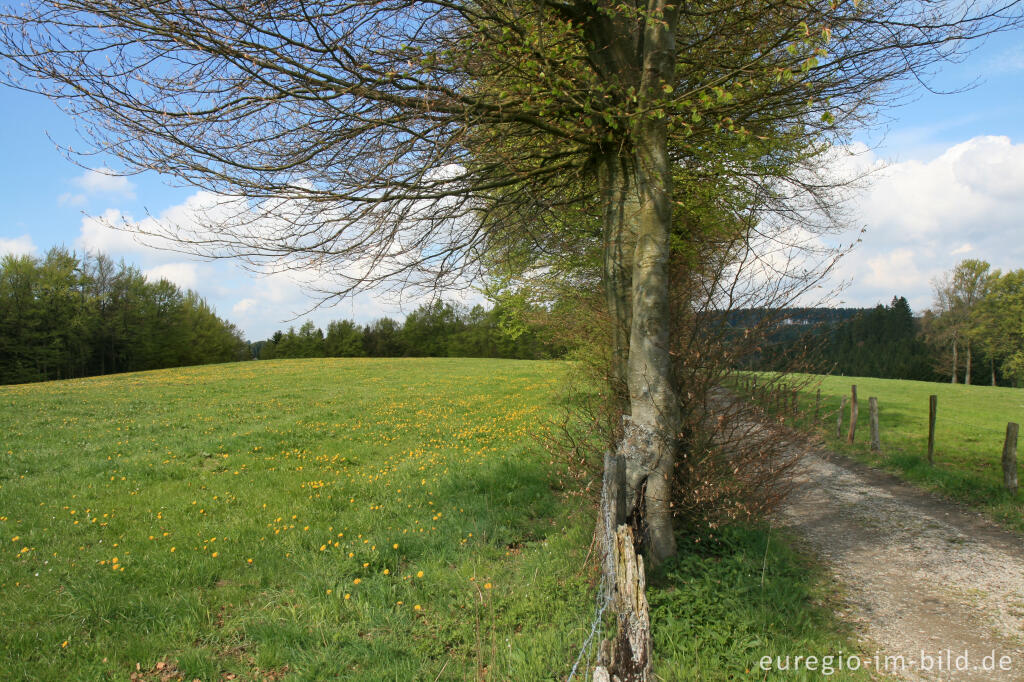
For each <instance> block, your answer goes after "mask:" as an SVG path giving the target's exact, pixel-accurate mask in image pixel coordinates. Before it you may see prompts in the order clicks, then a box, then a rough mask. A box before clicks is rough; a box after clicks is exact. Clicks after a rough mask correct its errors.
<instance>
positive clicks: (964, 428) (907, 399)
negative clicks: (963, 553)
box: [789, 375, 1024, 530]
mask: <svg viewBox="0 0 1024 682" xmlns="http://www.w3.org/2000/svg"><path fill="white" fill-rule="evenodd" d="M789 383H790V384H792V385H797V384H802V390H801V394H800V405H801V410H802V411H803V412H804V415H805V416H804V418H803V420H802V421H803V423H804V424H805V425H806V424H807V421H808V417H809V416H810V415H812V414H813V412H814V402H815V391H816V389H817V388H819V387H820V388H821V396H822V414H823V415H827V416H826V417H825V419H824V422H823V424H822V425H821V426H820V427H819V428H820V431H821V433H822V434H823V435H824V436H825V438H826V439H827V442H828V443H829V445H830V446H831V447H833V448H834V449H836V450H838V451H840V452H844V453H846V454H849V455H851V456H853V457H855V458H856V459H858V460H860V461H862V462H864V463H866V464H869V465H871V466H876V467H881V468H884V469H886V470H888V471H890V472H893V473H895V474H896V475H898V476H900V477H901V478H904V479H906V480H908V481H911V482H913V483H915V484H917V485H920V486H923V487H925V488H927V489H929V490H933V491H935V492H938V493H940V494H943V495H946V496H948V497H951V498H953V499H955V500H958V501H960V502H964V503H967V504H970V505H972V506H974V507H977V508H978V509H980V510H982V511H984V512H985V513H986V514H988V515H989V516H990V517H992V518H993V519H995V520H997V521H999V522H1000V523H1002V524H1004V525H1006V526H1008V527H1010V528H1013V529H1015V530H1024V494H1022V493H1020V492H1018V495H1017V497H1016V498H1014V497H1012V496H1011V495H1010V493H1009V492H1008V491H1007V490H1006V489H1005V488H1004V487H1003V470H1002V464H1001V457H1002V450H1003V440H1004V438H1005V436H1006V423H1007V422H1011V421H1012V422H1017V423H1018V424H1019V423H1021V422H1022V421H1024V390H1021V389H1016V388H1002V387H992V386H964V385H963V384H940V383H931V382H924V381H901V380H896V379H873V378H865V377H835V376H811V375H796V376H794V377H793V380H792V381H789ZM851 385H856V386H857V402H858V418H857V430H856V439H855V442H854V444H853V445H852V446H851V445H848V444H847V443H846V433H847V429H848V428H849V400H847V408H846V410H845V411H844V414H843V426H842V432H843V437H842V438H839V439H837V438H836V410H837V409H838V408H839V403H840V399H841V398H842V397H843V396H847V397H849V395H850V386H851ZM929 395H936V396H938V403H937V405H938V407H937V417H936V422H935V454H934V461H935V465H934V466H930V465H929V464H928V461H927V452H928V396H929ZM872 396H873V397H875V398H878V423H879V436H880V441H881V445H882V450H881V452H880V453H872V452H871V451H870V448H869V445H870V438H871V431H870V422H869V415H870V413H869V409H868V398H869V397H872ZM1020 446H1021V447H1022V451H1024V442H1022V443H1020ZM1019 457H1020V455H1018V458H1019ZM1022 473H1024V469H1022Z"/></svg>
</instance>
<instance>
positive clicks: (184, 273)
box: [143, 263, 199, 290]
mask: <svg viewBox="0 0 1024 682" xmlns="http://www.w3.org/2000/svg"><path fill="white" fill-rule="evenodd" d="M143 274H144V275H145V276H146V278H147V279H149V280H150V281H151V282H157V281H159V280H161V279H166V280H167V281H169V282H173V283H174V284H177V285H178V286H179V287H181V288H182V289H193V290H194V289H196V286H197V284H198V283H199V273H198V266H197V265H196V263H165V264H164V265H158V266H156V267H155V268H150V269H148V270H146V271H145V272H144V273H143Z"/></svg>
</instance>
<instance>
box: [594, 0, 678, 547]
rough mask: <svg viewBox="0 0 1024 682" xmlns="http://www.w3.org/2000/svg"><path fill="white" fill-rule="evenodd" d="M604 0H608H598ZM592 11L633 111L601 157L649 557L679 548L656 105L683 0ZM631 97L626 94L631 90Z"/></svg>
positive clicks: (604, 63)
mask: <svg viewBox="0 0 1024 682" xmlns="http://www.w3.org/2000/svg"><path fill="white" fill-rule="evenodd" d="M599 4H603V3H599ZM637 4H638V5H639V7H637V10H638V13H637V14H635V15H631V14H630V13H628V12H622V11H620V9H619V7H618V6H614V7H612V6H611V5H610V4H609V6H608V7H607V9H608V11H607V12H597V13H595V14H594V15H593V16H592V18H591V20H590V21H588V22H587V24H586V25H585V26H584V32H585V34H586V36H587V40H588V42H589V43H590V45H591V55H590V56H591V60H592V62H593V63H594V64H595V65H596V66H597V68H599V69H600V70H602V71H606V72H607V73H608V76H609V78H610V79H611V80H612V81H613V82H618V83H619V84H620V86H621V87H622V94H623V95H627V96H628V97H630V98H631V99H632V102H633V103H635V106H636V113H635V115H634V116H631V117H629V118H626V119H622V122H621V124H620V125H619V127H617V128H615V127H613V128H612V131H610V134H611V135H612V137H611V138H610V139H609V141H608V143H607V146H606V147H605V149H604V151H603V153H602V155H601V157H600V158H599V163H598V174H599V182H600V191H601V193H602V199H603V200H604V201H605V206H606V208H605V215H604V248H605V253H604V277H605V294H606V299H607V303H608V310H609V314H610V315H611V317H612V324H613V331H612V336H613V338H612V341H613V344H614V350H613V353H612V365H613V367H612V376H613V380H614V381H618V382H622V384H623V386H622V387H623V388H625V389H626V392H624V395H626V396H628V404H623V405H622V406H621V408H622V412H623V415H624V433H623V435H622V440H621V441H620V443H619V445H618V448H617V452H616V453H615V454H614V456H613V458H612V460H611V463H612V465H613V466H615V467H616V468H617V469H618V468H619V467H620V466H621V469H624V472H625V477H624V481H623V483H624V487H625V492H626V495H625V504H626V511H627V512H628V513H632V512H634V511H637V510H638V509H639V506H640V504H641V502H642V503H643V504H644V507H643V511H644V521H645V522H646V529H638V530H641V531H645V532H644V536H645V541H646V545H647V550H648V556H649V560H650V563H651V565H652V566H653V565H656V564H657V563H658V562H660V561H662V560H663V559H665V558H667V557H669V556H671V555H673V554H674V553H675V551H676V544H675V536H674V535H673V532H672V510H671V507H670V494H671V487H672V486H671V484H672V474H673V469H674V465H675V452H676V448H677V438H678V433H679V429H680V413H679V404H678V396H677V395H676V389H675V386H674V383H673V377H672V362H671V356H670V354H669V331H670V308H669V254H670V246H669V243H670V242H669V234H670V231H671V227H672V169H671V163H670V160H669V156H668V125H667V124H668V119H667V117H664V116H662V117H661V118H658V116H657V115H655V114H652V113H651V112H652V111H654V110H657V109H658V104H659V102H660V100H661V99H662V98H664V97H665V86H666V85H668V84H670V83H671V82H672V81H673V80H674V78H675V49H676V48H675V27H676V23H677V20H678V11H679V9H678V6H677V5H669V4H667V0H647V1H646V2H640V3H637ZM627 101H628V100H627Z"/></svg>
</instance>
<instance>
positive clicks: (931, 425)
mask: <svg viewBox="0 0 1024 682" xmlns="http://www.w3.org/2000/svg"><path fill="white" fill-rule="evenodd" d="M938 402H939V396H937V395H930V396H928V463H929V464H935V413H936V412H937V411H938Z"/></svg>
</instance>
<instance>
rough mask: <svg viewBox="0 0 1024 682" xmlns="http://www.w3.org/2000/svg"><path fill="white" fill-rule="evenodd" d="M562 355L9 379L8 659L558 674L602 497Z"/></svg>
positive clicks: (578, 610)
mask: <svg viewBox="0 0 1024 682" xmlns="http://www.w3.org/2000/svg"><path fill="white" fill-rule="evenodd" d="M563 373H564V365H560V364H558V363H541V362H515V361H494V360H480V361H476V360H447V359H437V360H309V361H281V362H262V363H246V364H234V365H219V366H208V367H202V368H190V369H180V370H167V371H158V372H148V373H140V374H127V375H119V376H112V377H101V378H93V379H85V380H76V381H66V382H53V383H46V384H33V385H22V386H9V387H0V529H2V533H3V536H2V538H0V540H2V543H0V611H2V612H3V613H4V627H3V628H2V630H0V661H2V663H0V677H2V678H4V679H19V678H21V679H33V680H68V679H75V680H90V679H126V678H127V677H128V675H129V673H134V672H136V670H137V666H138V670H139V671H141V672H142V673H148V675H147V677H146V679H158V678H159V676H160V675H171V674H179V675H181V676H182V677H183V678H184V679H188V680H192V679H193V678H200V679H203V680H212V679H220V678H221V676H222V675H225V674H227V673H233V674H235V675H237V676H238V677H239V678H241V679H265V678H275V677H277V676H283V675H285V674H289V675H291V676H294V678H295V679H311V680H312V679H317V680H319V679H327V678H339V679H357V680H358V679H365V680H414V679H427V680H434V679H438V678H439V679H467V678H474V677H476V676H477V675H481V674H484V673H486V674H487V675H488V676H489V677H491V678H494V679H531V680H533V679H536V680H541V679H554V678H558V677H564V676H565V674H566V673H567V672H568V667H569V666H570V665H571V662H572V659H573V657H574V655H575V653H576V649H577V647H578V646H579V644H580V642H582V641H583V638H584V637H585V634H586V628H587V626H588V625H589V620H590V616H591V613H592V589H591V586H590V585H589V583H588V580H589V578H590V577H591V576H589V575H586V573H585V572H584V571H582V570H581V565H582V564H583V560H584V556H585V554H586V551H587V546H588V544H589V540H590V533H591V531H592V529H593V520H592V519H593V517H592V514H591V510H590V508H589V507H588V506H587V504H586V501H585V500H584V499H583V498H582V497H579V496H572V495H566V494H562V493H561V492H559V491H557V490H555V489H554V488H556V487H557V477H556V471H555V466H554V465H553V464H551V462H550V459H551V458H550V456H549V455H548V454H547V453H546V452H545V451H544V449H543V448H542V447H541V446H540V445H539V444H538V442H537V440H536V439H535V438H534V437H533V436H532V435H531V434H535V433H536V432H537V431H538V430H542V429H544V428H547V427H546V426H545V423H546V420H547V419H548V418H550V417H552V416H556V415H557V413H558V410H559V407H558V405H557V400H558V396H559V392H558V391H557V390H556V386H557V385H558V384H559V382H560V381H561V379H562V376H563Z"/></svg>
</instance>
